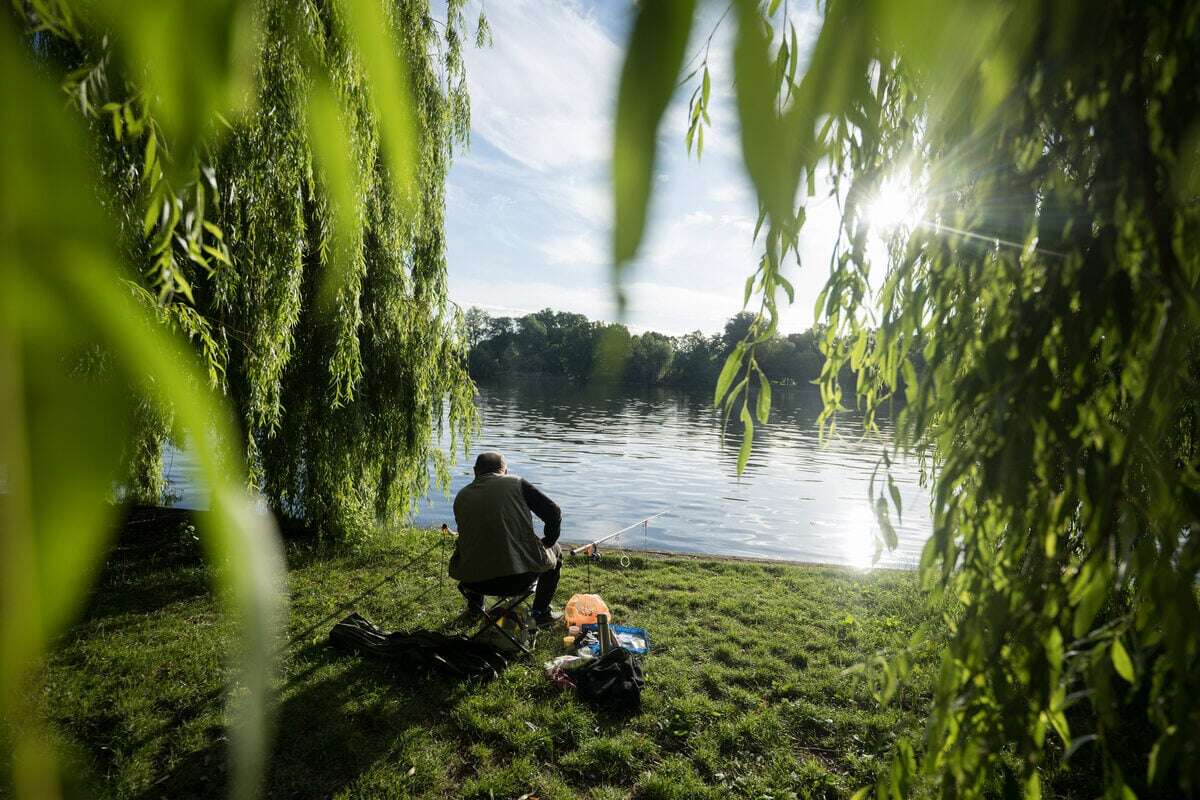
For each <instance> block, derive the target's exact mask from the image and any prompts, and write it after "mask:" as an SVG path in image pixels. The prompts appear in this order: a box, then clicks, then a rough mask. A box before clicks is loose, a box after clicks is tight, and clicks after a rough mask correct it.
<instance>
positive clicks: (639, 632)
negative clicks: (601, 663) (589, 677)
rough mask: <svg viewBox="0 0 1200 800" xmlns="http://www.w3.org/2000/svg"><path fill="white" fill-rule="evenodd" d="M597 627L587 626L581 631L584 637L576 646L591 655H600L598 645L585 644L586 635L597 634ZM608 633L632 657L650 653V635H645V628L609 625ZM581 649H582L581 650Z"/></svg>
mask: <svg viewBox="0 0 1200 800" xmlns="http://www.w3.org/2000/svg"><path fill="white" fill-rule="evenodd" d="M598 629H599V626H597V625H587V626H585V627H584V629H583V633H584V635H583V636H581V637H580V638H579V640H578V644H580V645H583V646H584V647H586V648H587V650H588V652H590V653H591V654H592V655H600V643H599V641H597V642H596V643H590V642H587V641H586V639H587V634H588V633H591V632H598ZM608 632H609V635H610V636H611V637H613V638H614V639H616V643H617V645H618V646H620V647H624V648H625V649H626V650H628V651H629V652H631V653H633V654H634V655H645V654H646V653H649V652H650V634H648V633H646V629H645V628H636V627H634V626H632V625H609V626H608ZM581 649H582V648H581Z"/></svg>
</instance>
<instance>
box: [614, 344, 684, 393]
mask: <svg viewBox="0 0 1200 800" xmlns="http://www.w3.org/2000/svg"><path fill="white" fill-rule="evenodd" d="M674 357H675V341H674V340H673V339H672V338H671V337H670V336H665V335H663V334H661V333H655V332H654V331H647V332H646V333H643V334H641V335H640V336H635V337H633V341H632V343H631V345H630V353H629V363H628V364H627V365H626V367H625V375H626V379H627V380H628V381H630V382H631V383H637V384H641V385H643V386H656V385H658V384H660V383H662V382H663V381H664V380H665V379H666V377H667V375H668V374H669V373H670V370H671V363H672V361H673V360H674Z"/></svg>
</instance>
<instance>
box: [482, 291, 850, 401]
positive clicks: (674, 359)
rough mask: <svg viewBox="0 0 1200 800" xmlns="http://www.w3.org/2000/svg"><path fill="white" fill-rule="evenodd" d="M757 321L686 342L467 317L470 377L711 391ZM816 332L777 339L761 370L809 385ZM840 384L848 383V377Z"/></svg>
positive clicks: (548, 316)
mask: <svg viewBox="0 0 1200 800" xmlns="http://www.w3.org/2000/svg"><path fill="white" fill-rule="evenodd" d="M753 319H754V316H753V315H752V314H749V313H745V312H743V313H741V314H738V315H736V316H735V317H733V318H732V319H730V320H729V321H728V322H726V323H725V330H724V331H722V332H721V333H718V334H713V335H705V334H703V333H701V332H700V331H695V332H693V333H689V334H686V335H684V336H667V335H666V334H662V333H656V332H654V331H647V332H645V333H642V334H632V333H630V332H629V329H628V328H626V327H625V326H624V325H619V324H615V323H607V322H593V321H591V320H589V319H588V318H587V317H585V316H583V315H582V314H571V313H567V312H563V311H553V310H551V309H544V310H542V311H538V312H535V313H533V314H526V315H525V316H523V317H492V316H490V315H488V314H487V313H486V312H484V311H483V310H482V309H479V308H471V309H470V310H468V311H467V314H466V320H467V330H468V338H469V343H470V347H471V355H470V370H471V377H472V378H474V379H475V380H479V381H488V380H495V379H498V378H504V377H519V376H553V377H562V378H567V379H569V380H573V381H587V380H593V379H601V380H609V381H615V382H623V383H632V384H637V385H641V386H708V387H711V386H713V385H715V383H716V380H717V375H718V374H719V373H720V371H721V366H722V365H723V364H724V363H725V357H726V356H728V355H729V353H730V352H731V351H732V350H733V348H734V346H735V345H736V344H737V343H738V342H739V341H741V340H742V338H743V337H744V336H745V334H746V331H747V330H748V329H749V327H750V323H751V321H752V320H753ZM823 336H824V334H823V332H822V331H820V330H819V329H810V330H807V331H805V332H803V333H792V334H788V335H786V336H775V337H774V338H773V339H771V340H770V341H769V342H766V343H764V344H762V345H760V346H759V350H758V362H759V364H760V365H761V366H762V368H763V370H764V371H765V372H766V373H767V375H769V376H770V377H771V380H772V381H779V382H785V383H788V384H798V385H809V384H811V383H812V382H813V381H814V380H816V379H817V377H818V376H819V375H820V374H821V367H822V365H823V364H824V363H825V357H824V356H823V355H821V349H820V341H821V338H822V337H823ZM846 372H847V374H845V375H843V376H841V377H842V379H843V380H844V381H849V382H850V383H851V384H852V383H853V377H852V375H851V374H850V373H849V370H847V371H846Z"/></svg>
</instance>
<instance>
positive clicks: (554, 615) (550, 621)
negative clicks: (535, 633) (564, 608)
mask: <svg viewBox="0 0 1200 800" xmlns="http://www.w3.org/2000/svg"><path fill="white" fill-rule="evenodd" d="M529 618H530V619H531V620H532V621H533V624H534V625H535V626H537V627H538V628H553V627H554V626H555V625H557V624H558V621H559V620H561V619H562V618H563V615H562V612H561V611H551V610H550V609H546V610H545V611H531V612H530V613H529Z"/></svg>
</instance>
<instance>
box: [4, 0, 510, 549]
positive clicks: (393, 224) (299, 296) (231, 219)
mask: <svg viewBox="0 0 1200 800" xmlns="http://www.w3.org/2000/svg"><path fill="white" fill-rule="evenodd" d="M462 5H463V4H462V3H461V2H451V3H449V5H448V8H447V16H446V19H445V20H444V21H443V20H435V19H434V18H433V17H432V15H431V12H430V8H429V4H428V2H427V0H409V1H407V2H394V3H392V2H389V3H378V4H374V3H371V4H360V5H359V6H356V7H355V8H354V9H353V13H351V7H350V6H349V5H347V4H345V3H340V2H318V1H317V0H312V1H310V2H301V3H291V2H282V0H261V2H257V3H253V4H228V5H227V6H225V7H224V8H223V9H218V11H217V12H215V13H214V12H204V13H199V14H198V17H199V19H197V20H195V24H196V25H200V26H203V25H209V26H213V27H215V28H216V29H217V31H218V35H219V40H220V42H221V44H222V45H223V46H224V48H225V50H226V55H227V59H224V60H221V61H219V62H218V66H219V65H221V64H225V63H226V62H228V63H229V64H232V66H225V67H223V68H224V70H225V71H226V72H227V73H230V75H229V77H230V80H228V84H229V86H228V88H227V90H226V91H227V92H228V93H229V95H230V101H231V102H230V111H229V112H228V114H227V115H217V116H214V117H213V118H212V119H207V120H205V119H200V118H196V119H193V118H194V117H197V114H196V112H195V111H194V110H193V109H189V108H187V107H182V108H171V107H165V106H164V104H163V103H160V102H157V101H156V99H155V98H156V94H155V92H154V89H155V88H156V87H155V86H154V79H153V76H152V75H150V74H146V75H145V77H144V79H143V75H142V74H139V73H138V72H137V71H136V70H132V69H130V68H128V66H127V64H128V63H129V61H128V60H127V59H125V58H123V56H124V55H126V54H128V52H129V50H130V49H133V48H131V47H129V46H128V45H129V43H128V42H127V41H126V40H125V39H123V38H122V36H121V34H122V32H123V28H122V26H129V27H130V28H131V30H130V33H131V35H130V36H129V39H131V40H132V41H134V42H140V39H138V38H137V35H140V34H142V33H149V34H156V33H158V31H156V30H154V28H155V26H156V21H155V19H154V17H155V13H154V12H149V13H148V15H147V16H148V17H149V21H146V20H143V21H141V22H138V21H136V20H135V21H133V22H128V21H126V20H125V19H124V17H123V15H124V16H128V15H127V14H126V13H125V12H122V11H121V10H120V9H118V8H116V7H115V6H114V7H109V5H108V4H100V6H99V11H94V10H92V11H88V13H85V14H84V15H83V16H82V18H77V17H76V16H75V15H74V14H73V13H72V9H71V6H70V5H60V4H49V5H48V7H47V6H43V5H42V4H40V3H37V4H31V5H30V6H28V7H26V8H25V12H26V19H27V22H28V23H29V25H30V26H31V27H32V28H33V29H35V30H37V31H39V34H38V37H37V38H36V40H35V42H34V47H35V49H38V50H40V51H41V52H44V53H46V54H48V55H49V56H50V57H51V60H52V61H54V62H57V63H58V64H60V65H62V66H63V67H65V70H64V72H65V78H64V85H65V88H66V89H67V91H68V93H69V94H70V95H71V96H72V98H73V99H74V100H75V102H76V103H78V105H79V107H80V109H81V110H82V111H83V113H84V114H85V116H88V117H89V118H90V119H91V120H92V123H93V124H92V130H93V133H94V136H95V139H96V142H95V144H96V151H97V153H98V155H99V158H98V161H99V163H100V164H101V165H102V167H103V172H104V177H105V184H106V186H109V187H111V189H112V190H113V194H114V197H115V198H116V200H115V202H113V203H112V206H113V208H114V210H115V211H116V212H117V216H118V218H119V219H120V220H121V225H122V241H123V246H124V249H125V250H126V251H127V253H128V254H129V257H130V258H129V261H130V263H131V264H135V265H138V266H140V270H136V271H133V272H131V274H130V275H128V276H126V278H127V284H128V286H129V288H130V291H131V292H133V293H134V294H135V295H136V296H137V297H139V299H140V300H141V301H142V302H143V303H144V304H145V305H146V306H147V307H149V308H153V309H154V310H155V312H156V313H157V314H158V315H159V317H160V319H161V321H162V322H163V324H165V325H168V326H170V327H172V328H175V329H177V330H179V331H181V332H182V333H184V334H185V335H187V336H188V337H189V338H190V339H191V340H192V341H193V343H194V345H195V346H196V349H197V351H198V353H199V354H200V355H201V357H202V359H203V360H204V363H205V365H206V367H207V373H208V378H209V382H210V384H211V385H212V386H213V387H214V388H216V389H218V390H219V391H222V392H224V393H226V394H227V395H228V397H229V398H230V399H231V400H232V402H233V405H234V407H235V409H236V410H237V416H238V419H239V421H240V423H241V429H242V432H243V437H244V439H243V441H244V448H245V457H246V460H247V463H248V465H249V467H250V481H251V485H252V486H253V487H254V488H256V489H259V490H260V491H262V492H263V493H264V494H265V495H266V497H267V498H268V499H269V501H270V502H271V504H272V506H273V507H274V508H275V509H276V511H278V512H280V513H282V514H284V515H286V516H287V517H289V518H291V519H293V520H296V521H298V522H300V523H302V524H303V526H304V527H305V528H306V529H308V530H310V531H312V532H315V533H317V534H318V535H320V536H323V537H331V538H335V539H340V540H345V539H353V538H356V537H360V536H363V535H366V534H367V533H368V532H369V531H370V530H371V529H372V528H373V527H374V525H376V524H377V523H380V522H383V523H395V522H398V521H400V520H402V519H403V518H404V517H405V516H406V515H407V514H408V513H409V512H410V510H411V508H412V507H413V505H414V503H415V502H416V500H417V498H419V497H420V496H422V495H423V494H424V493H425V492H426V491H427V490H428V488H429V483H430V477H431V476H430V474H429V466H428V465H429V464H430V461H431V459H432V462H433V464H434V467H435V473H436V475H437V477H438V478H440V479H441V481H442V482H444V481H446V480H447V479H448V472H447V463H448V454H447V453H446V452H445V451H442V450H440V449H438V448H437V447H435V437H438V436H439V435H440V434H441V433H442V431H441V426H442V425H444V424H448V427H449V441H450V454H452V453H453V451H454V450H455V448H456V444H457V442H458V441H460V440H463V437H465V436H466V435H468V434H469V432H470V430H471V427H472V425H473V420H474V409H473V405H472V395H473V386H472V384H471V382H470V380H469V378H468V377H467V374H466V369H465V355H464V354H465V347H466V345H465V339H464V337H463V330H464V328H463V325H462V320H461V316H460V314H459V313H458V311H457V309H455V308H454V307H453V306H451V304H449V303H448V300H447V293H446V263H445V241H444V207H445V197H444V187H445V180H446V172H447V169H448V167H449V164H450V161H451V158H452V155H453V152H454V148H455V147H456V146H457V145H460V144H463V143H465V142H466V140H467V135H468V132H469V127H470V120H469V115H470V106H469V103H468V98H467V94H466V84H465V75H464V65H463V60H462V47H463V44H464V43H463V35H464V29H465V27H466V24H467V21H466V19H465V17H464V14H463V10H462ZM89 14H90V15H89ZM368 25H369V26H372V27H376V28H379V29H381V31H382V32H383V33H384V34H385V37H384V38H383V39H382V42H383V46H385V47H386V48H388V49H389V50H390V51H391V52H387V53H381V52H379V50H380V47H378V46H376V45H374V44H372V43H373V42H374V39H371V38H366V39H363V38H360V36H359V33H360V31H361V28H362V27H363V26H368ZM218 26H226V27H225V29H224V30H222V29H221V28H220V27H218ZM114 28H116V30H115V31H114ZM145 28H149V29H150V30H149V31H146V30H143V29H145ZM477 35H478V38H479V39H480V41H479V44H482V43H483V41H482V40H483V39H485V38H486V36H487V29H486V22H484V21H483V19H482V17H480V20H479V23H478V34H477ZM364 42H365V44H364ZM138 46H144V45H138ZM220 55H221V53H220V52H218V53H217V54H216V56H213V54H209V57H214V58H215V57H217V56H220ZM180 57H191V56H183V55H181V56H180ZM199 57H202V58H203V57H205V56H204V54H200V55H199ZM385 57H386V58H385ZM135 63H136V62H135ZM372 67H379V68H380V69H376V70H375V71H374V72H373V73H371V69H372ZM214 72H215V73H216V74H215V75H214V77H220V69H214ZM369 75H370V77H369ZM385 94H386V95H390V96H385ZM385 100H386V102H383V101H385ZM177 117H183V118H184V119H185V121H187V122H195V123H197V124H198V125H199V126H200V128H201V130H200V131H199V132H197V131H196V130H195V129H194V128H195V126H194V125H193V126H187V125H183V126H181V125H178V124H175V125H174V126H172V125H171V124H169V122H170V121H171V120H172V119H174V118H177ZM139 272H140V274H139ZM142 394H145V393H144V392H143V393H142ZM139 408H140V413H139V414H138V415H137V417H136V420H137V423H138V425H137V430H136V433H135V435H134V436H133V437H132V439H131V441H130V445H129V448H128V457H127V464H128V479H127V485H128V487H129V489H130V493H131V494H132V495H133V496H134V497H135V498H137V499H145V500H151V501H153V500H157V499H158V497H160V496H161V491H162V482H161V474H162V445H163V441H164V439H165V438H167V436H168V435H169V434H170V431H171V426H170V421H171V416H170V409H169V407H167V408H163V407H162V406H161V404H155V403H154V402H151V401H150V400H148V399H145V400H142V401H141V402H140V403H139Z"/></svg>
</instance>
